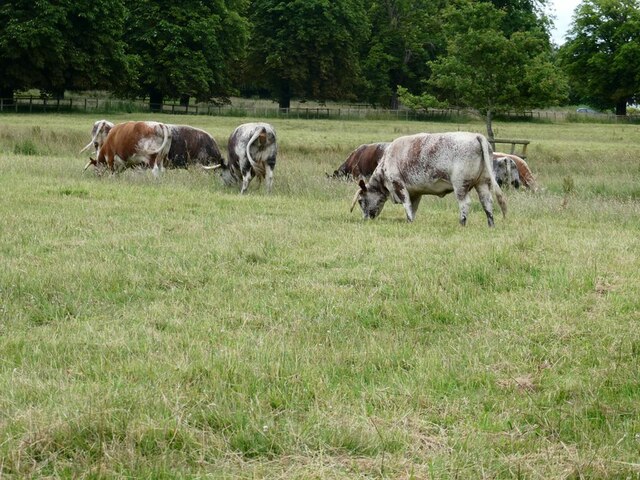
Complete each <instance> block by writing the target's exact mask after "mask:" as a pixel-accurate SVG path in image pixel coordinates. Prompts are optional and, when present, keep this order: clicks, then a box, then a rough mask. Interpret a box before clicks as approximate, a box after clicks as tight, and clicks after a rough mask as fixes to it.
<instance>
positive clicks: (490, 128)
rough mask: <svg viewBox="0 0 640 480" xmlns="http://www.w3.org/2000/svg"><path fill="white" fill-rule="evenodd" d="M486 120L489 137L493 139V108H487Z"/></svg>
mask: <svg viewBox="0 0 640 480" xmlns="http://www.w3.org/2000/svg"><path fill="white" fill-rule="evenodd" d="M485 122H486V124H487V138H489V140H493V139H494V136H493V112H492V111H491V110H487V114H486V115H485Z"/></svg>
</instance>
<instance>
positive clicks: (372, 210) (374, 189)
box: [350, 179, 389, 219]
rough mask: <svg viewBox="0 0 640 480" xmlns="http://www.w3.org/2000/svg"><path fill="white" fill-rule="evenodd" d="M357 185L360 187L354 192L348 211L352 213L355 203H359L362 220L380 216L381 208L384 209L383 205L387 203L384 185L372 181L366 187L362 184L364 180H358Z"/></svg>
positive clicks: (386, 191) (387, 192)
mask: <svg viewBox="0 0 640 480" xmlns="http://www.w3.org/2000/svg"><path fill="white" fill-rule="evenodd" d="M358 185H359V186H360V189H359V190H358V191H357V192H356V194H355V196H354V198H353V203H352V204H351V210H350V211H353V207H355V206H356V203H359V204H360V209H361V210H362V216H363V217H364V218H371V219H374V218H376V217H377V216H378V215H380V212H381V211H382V207H384V204H385V202H386V201H387V197H388V196H389V191H388V190H387V189H386V188H385V187H384V185H382V184H381V183H378V182H377V181H375V180H372V181H371V182H370V183H369V185H367V184H366V183H364V180H362V179H360V182H358Z"/></svg>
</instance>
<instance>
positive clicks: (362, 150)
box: [327, 142, 389, 180]
mask: <svg viewBox="0 0 640 480" xmlns="http://www.w3.org/2000/svg"><path fill="white" fill-rule="evenodd" d="M388 146H389V142H381V143H366V144H364V145H360V146H359V147H358V148H356V149H355V150H354V151H353V152H351V153H350V154H349V156H348V157H347V159H346V160H345V161H344V163H343V164H342V165H340V166H339V167H338V169H337V170H335V171H334V172H333V175H332V177H333V178H347V179H356V180H358V179H361V178H362V179H364V180H369V177H371V174H372V173H373V171H374V170H375V169H376V167H377V166H378V162H380V159H381V158H382V155H383V154H384V151H385V150H386V148H387V147H388ZM327 175H328V174H327Z"/></svg>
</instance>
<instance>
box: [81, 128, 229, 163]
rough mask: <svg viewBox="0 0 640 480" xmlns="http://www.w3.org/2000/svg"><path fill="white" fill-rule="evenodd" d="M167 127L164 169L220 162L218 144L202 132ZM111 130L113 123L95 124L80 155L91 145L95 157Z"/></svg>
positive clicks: (197, 129) (192, 129)
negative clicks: (168, 142)
mask: <svg viewBox="0 0 640 480" xmlns="http://www.w3.org/2000/svg"><path fill="white" fill-rule="evenodd" d="M167 126H168V127H169V129H170V130H171V148H169V153H168V154H167V158H166V162H165V163H164V166H165V167H166V168H187V167H189V166H190V165H194V164H200V165H217V164H220V163H221V162H222V154H221V153H220V148H219V147H218V144H217V143H216V141H215V140H214V138H213V137H212V136H211V135H209V134H208V133H207V132H205V131H204V130H200V129H199V128H195V127H191V126H188V125H171V124H167ZM111 128H113V123H111V122H109V121H107V120H98V121H97V122H95V123H94V124H93V130H92V131H91V137H92V139H91V142H89V143H88V144H87V145H86V146H85V147H84V148H83V149H82V150H80V153H82V152H83V151H85V150H86V149H87V148H89V147H90V146H91V145H92V144H93V146H94V147H95V149H96V155H97V154H98V150H100V147H101V146H102V144H103V143H104V140H105V139H106V138H107V134H108V133H109V131H110V130H111Z"/></svg>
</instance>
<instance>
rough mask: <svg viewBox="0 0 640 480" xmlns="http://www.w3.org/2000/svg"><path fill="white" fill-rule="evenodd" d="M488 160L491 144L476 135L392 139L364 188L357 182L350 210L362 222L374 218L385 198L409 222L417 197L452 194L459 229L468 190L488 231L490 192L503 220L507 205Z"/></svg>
mask: <svg viewBox="0 0 640 480" xmlns="http://www.w3.org/2000/svg"><path fill="white" fill-rule="evenodd" d="M491 161H492V158H491V145H490V144H489V142H488V141H487V139H486V138H485V137H484V136H483V135H480V134H477V133H469V132H453V133H435V134H429V133H419V134H417V135H409V136H404V137H400V138H397V139H396V140H394V141H393V142H392V143H391V145H389V147H387V149H386V151H385V153H384V155H383V157H382V159H381V160H380V163H379V164H378V167H377V168H376V170H375V171H374V172H373V175H371V178H370V179H369V183H365V182H364V181H363V180H360V182H359V186H360V189H359V190H358V191H356V194H355V197H354V199H353V203H352V205H351V210H353V207H354V206H355V204H356V203H359V204H360V208H361V209H362V214H363V216H364V217H365V218H375V217H377V216H378V215H379V214H380V212H381V211H382V208H383V206H384V204H385V202H386V201H387V200H388V199H389V198H391V200H392V201H393V202H394V203H401V204H402V205H403V206H404V209H405V212H406V215H407V220H408V221H409V222H412V221H413V220H414V218H415V215H416V211H417V209H418V205H419V204H420V200H421V198H422V196H423V195H438V196H440V197H443V196H445V195H446V194H448V193H450V192H454V194H455V196H456V199H457V200H458V206H459V209H460V224H461V225H463V226H464V225H466V223H467V215H468V213H469V204H470V203H471V199H470V197H469V192H470V191H471V189H472V188H473V189H475V190H476V192H478V197H479V198H480V203H482V207H483V208H484V211H485V213H486V215H487V222H488V224H489V226H490V227H492V226H493V225H494V221H493V196H492V193H495V194H496V197H497V199H498V203H499V204H500V208H501V209H502V214H503V215H506V212H507V203H506V199H505V198H504V195H503V193H502V190H501V189H500V187H499V186H498V184H497V183H496V180H495V178H494V176H493V171H492V165H491Z"/></svg>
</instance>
